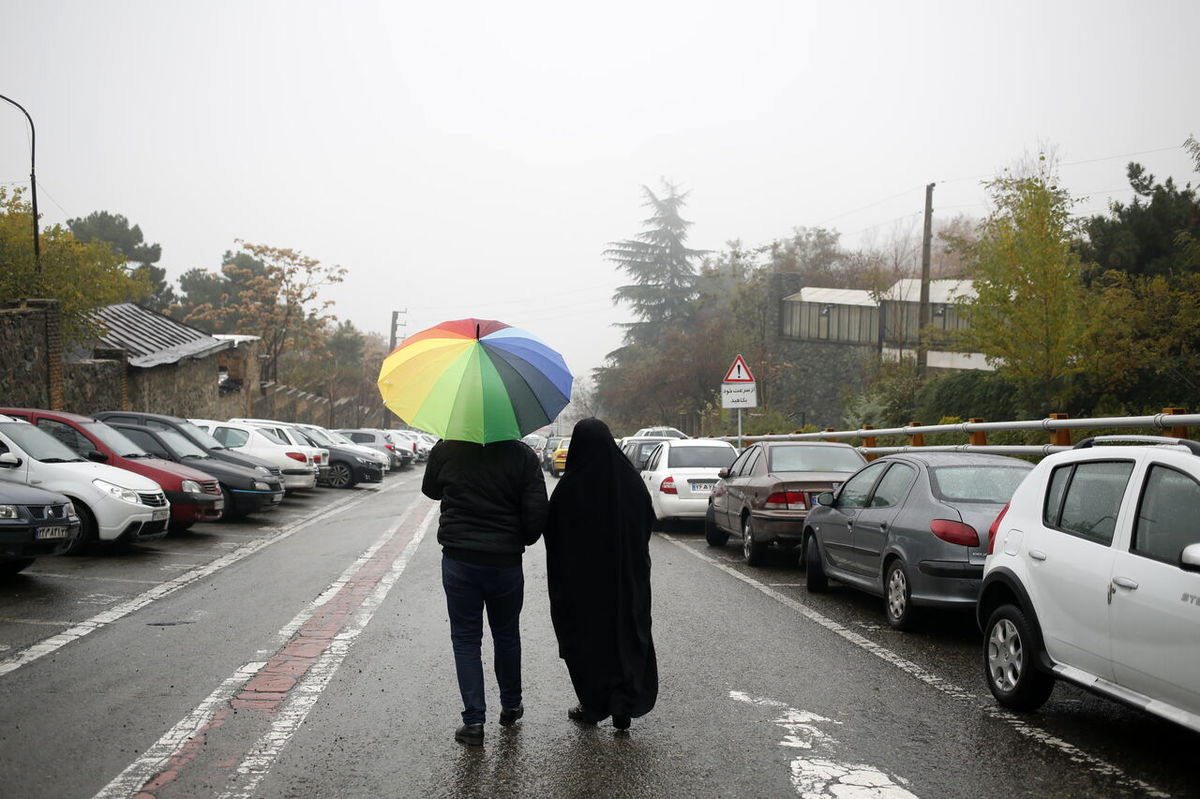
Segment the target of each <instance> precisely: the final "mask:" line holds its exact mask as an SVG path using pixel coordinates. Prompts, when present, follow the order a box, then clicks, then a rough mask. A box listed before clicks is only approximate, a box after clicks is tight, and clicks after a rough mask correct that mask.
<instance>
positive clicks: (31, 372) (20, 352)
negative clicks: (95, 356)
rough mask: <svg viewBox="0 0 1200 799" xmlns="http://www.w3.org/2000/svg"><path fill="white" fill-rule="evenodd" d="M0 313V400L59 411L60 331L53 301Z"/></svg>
mask: <svg viewBox="0 0 1200 799" xmlns="http://www.w3.org/2000/svg"><path fill="white" fill-rule="evenodd" d="M15 305H16V306H17V307H12V308H3V309H0V353H2V354H3V355H2V356H0V398H2V399H3V402H5V403H6V404H8V405H13V406H20V407H26V408H62V406H63V402H64V399H63V369H62V330H61V322H60V318H59V314H58V303H57V301H55V300H22V301H20V302H19V303H16V304H15Z"/></svg>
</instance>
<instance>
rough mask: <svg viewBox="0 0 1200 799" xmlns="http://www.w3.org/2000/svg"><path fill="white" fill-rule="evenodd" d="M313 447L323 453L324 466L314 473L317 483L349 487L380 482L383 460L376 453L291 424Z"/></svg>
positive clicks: (292, 430) (309, 428) (333, 486)
mask: <svg viewBox="0 0 1200 799" xmlns="http://www.w3.org/2000/svg"><path fill="white" fill-rule="evenodd" d="M291 432H292V433H295V434H297V435H299V436H300V437H302V438H303V439H304V440H305V441H307V442H308V443H309V444H311V445H312V446H314V447H320V448H321V449H322V451H324V452H325V453H326V458H325V461H326V463H327V465H328V467H329V468H328V469H327V470H326V471H325V472H322V473H319V474H318V475H317V483H318V484H319V485H326V486H329V487H330V488H353V487H354V486H356V485H358V484H359V483H381V482H383V464H382V463H380V457H379V456H378V453H376V452H375V451H374V450H370V449H365V448H364V449H362V451H360V448H359V446H358V445H357V444H347V445H342V444H337V443H334V442H333V440H332V439H330V438H329V436H327V435H325V434H324V433H322V432H320V431H319V430H318V429H316V428H312V427H306V426H302V425H299V424H297V425H294V426H293V427H292V429H291Z"/></svg>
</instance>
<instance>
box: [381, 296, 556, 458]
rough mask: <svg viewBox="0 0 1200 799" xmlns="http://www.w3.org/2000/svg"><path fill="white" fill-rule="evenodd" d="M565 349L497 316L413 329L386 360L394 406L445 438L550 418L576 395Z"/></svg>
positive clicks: (522, 429)
mask: <svg viewBox="0 0 1200 799" xmlns="http://www.w3.org/2000/svg"><path fill="white" fill-rule="evenodd" d="M572 380H573V378H572V377H571V373H570V372H569V371H568V370H567V365H566V364H565V363H564V362H563V359H562V356H561V355H559V354H558V353H557V352H555V351H554V350H552V349H550V348H549V347H547V346H546V345H545V344H543V343H542V342H541V341H540V340H538V339H537V338H535V337H534V336H533V335H532V334H530V333H527V332H525V331H524V330H520V329H518V328H515V327H510V326H509V325H506V324H504V323H503V322H497V321H495V320H493V319H455V320H453V321H450V322H442V323H441V324H440V325H437V326H435V327H431V328H429V329H428V330H422V331H421V332H420V333H417V334H415V335H412V336H409V337H408V338H407V339H405V341H404V343H403V344H401V345H400V346H399V347H397V348H396V349H394V350H392V353H391V354H390V355H388V356H387V357H386V358H384V359H383V366H382V367H381V368H380V370H379V380H378V385H379V393H380V394H381V395H382V396H383V404H384V405H386V406H387V407H388V409H389V410H391V411H392V413H394V414H396V415H397V416H399V417H400V418H401V419H403V420H404V421H405V422H407V423H408V424H410V425H412V426H413V427H415V428H417V429H419V430H425V431H426V432H429V433H433V434H434V435H435V436H440V437H441V438H451V439H457V440H460V441H474V442H476V443H479V444H486V443H488V442H491V441H505V440H508V439H514V438H520V437H521V436H523V435H525V434H526V433H531V432H533V431H534V430H536V429H538V428H539V427H543V426H544V425H547V424H549V423H550V422H551V421H553V419H554V417H555V416H557V415H558V412H559V411H561V410H562V409H563V408H564V407H565V406H566V404H567V402H568V401H569V400H570V399H571V382H572Z"/></svg>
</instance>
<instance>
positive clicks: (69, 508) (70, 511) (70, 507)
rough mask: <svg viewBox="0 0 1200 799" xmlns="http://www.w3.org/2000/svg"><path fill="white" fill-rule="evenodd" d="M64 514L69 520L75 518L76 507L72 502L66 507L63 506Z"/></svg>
mask: <svg viewBox="0 0 1200 799" xmlns="http://www.w3.org/2000/svg"><path fill="white" fill-rule="evenodd" d="M63 513H65V514H67V517H68V518H69V517H71V516H74V515H75V505H74V504H73V503H70V502H68V503H67V504H66V505H63Z"/></svg>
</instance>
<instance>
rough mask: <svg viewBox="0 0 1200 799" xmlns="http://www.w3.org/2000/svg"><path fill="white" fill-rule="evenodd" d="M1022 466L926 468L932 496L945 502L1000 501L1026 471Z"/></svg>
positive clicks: (995, 502) (1007, 497)
mask: <svg viewBox="0 0 1200 799" xmlns="http://www.w3.org/2000/svg"><path fill="white" fill-rule="evenodd" d="M1032 468H1033V466H1032V465H1026V466H993V465H986V466H981V465H976V464H972V465H970V466H938V467H935V468H932V469H930V470H929V482H930V484H931V485H932V487H933V493H934V496H936V497H937V498H938V499H943V500H946V501H947V502H989V503H992V504H995V505H1003V504H1004V503H1006V502H1008V501H1009V500H1010V499H1012V495H1013V492H1014V491H1016V490H1017V486H1018V485H1020V484H1021V481H1022V480H1024V479H1025V475H1027V474H1029V470H1030V469H1032Z"/></svg>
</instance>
